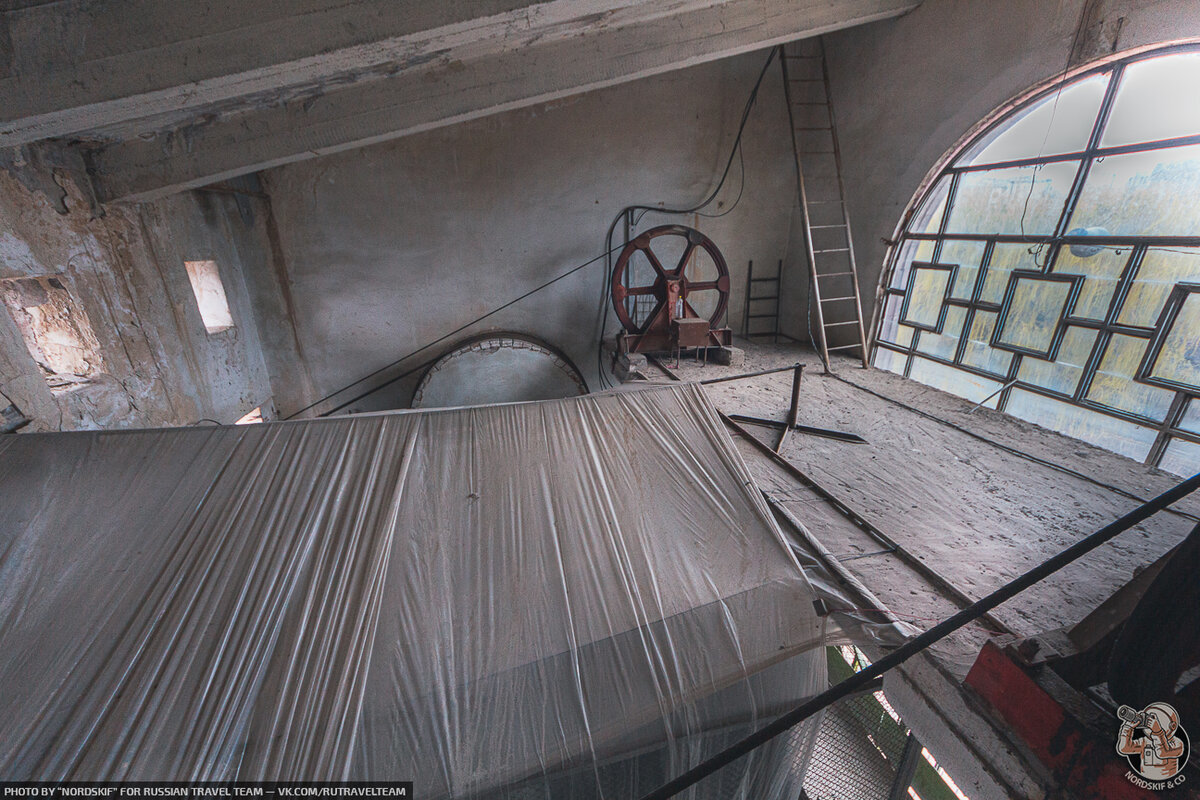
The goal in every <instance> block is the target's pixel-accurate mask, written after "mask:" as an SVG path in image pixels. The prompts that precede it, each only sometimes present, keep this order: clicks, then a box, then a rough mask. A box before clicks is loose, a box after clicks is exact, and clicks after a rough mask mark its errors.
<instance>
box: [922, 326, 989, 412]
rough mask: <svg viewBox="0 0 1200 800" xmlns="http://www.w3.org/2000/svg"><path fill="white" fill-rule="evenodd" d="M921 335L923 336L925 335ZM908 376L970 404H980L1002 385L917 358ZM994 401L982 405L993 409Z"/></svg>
mask: <svg viewBox="0 0 1200 800" xmlns="http://www.w3.org/2000/svg"><path fill="white" fill-rule="evenodd" d="M921 335H922V336H924V335H925V334H921ZM908 374H909V377H911V378H912V379H913V380H915V381H919V382H920V383H923V384H925V385H926V386H932V387H933V388H935V389H941V390H942V391H943V392H949V393H950V394H956V395H958V396H959V397H965V398H966V399H968V400H970V401H971V402H972V403H978V402H980V401H981V400H983V398H985V397H987V396H988V395H989V394H991V393H992V392H994V391H996V390H997V389H999V388H1000V387H1001V386H1003V385H1004V384H1002V383H999V382H997V381H989V380H988V379H987V378H981V377H979V376H978V375H973V374H971V373H970V372H963V371H962V370H961V369H955V368H954V367H948V366H946V365H945V364H939V363H938V362H936V361H930V360H928V359H925V358H919V357H914V358H913V365H912V370H911V371H910V372H909V373H908ZM996 400H997V398H996V397H993V398H992V399H991V400H988V401H987V402H986V403H984V405H985V406H987V407H988V408H995V407H996Z"/></svg>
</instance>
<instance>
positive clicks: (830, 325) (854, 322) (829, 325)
mask: <svg viewBox="0 0 1200 800" xmlns="http://www.w3.org/2000/svg"><path fill="white" fill-rule="evenodd" d="M857 324H858V320H856V319H852V320H850V321H849V322H826V323H825V324H824V325H823V326H822V327H825V328H836V327H837V326H838V325H857Z"/></svg>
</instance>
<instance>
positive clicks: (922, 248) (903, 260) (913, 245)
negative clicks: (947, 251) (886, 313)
mask: <svg viewBox="0 0 1200 800" xmlns="http://www.w3.org/2000/svg"><path fill="white" fill-rule="evenodd" d="M933 245H934V243H933V242H931V241H929V240H928V239H909V240H908V241H906V242H905V243H904V245H903V247H901V248H900V257H899V258H898V259H896V268H895V269H894V270H893V271H892V282H891V284H889V285H890V287H891V288H892V289H907V288H908V270H909V269H910V268H911V267H912V263H913V262H914V261H933Z"/></svg>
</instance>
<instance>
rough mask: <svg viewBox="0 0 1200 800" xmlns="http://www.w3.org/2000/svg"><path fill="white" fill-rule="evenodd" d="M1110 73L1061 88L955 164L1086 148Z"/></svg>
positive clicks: (987, 137) (984, 139) (982, 142)
mask: <svg viewBox="0 0 1200 800" xmlns="http://www.w3.org/2000/svg"><path fill="white" fill-rule="evenodd" d="M1108 78H1109V73H1104V74H1103V75H1093V76H1092V77H1090V78H1084V79H1083V80H1081V81H1077V82H1075V83H1072V84H1070V85H1069V86H1065V87H1062V88H1060V89H1058V90H1055V91H1054V92H1051V93H1050V94H1048V95H1046V96H1045V97H1043V98H1042V99H1041V100H1038V101H1037V102H1036V103H1033V104H1031V105H1029V106H1027V107H1026V108H1024V109H1021V110H1020V111H1017V112H1016V113H1015V114H1013V115H1012V116H1010V117H1009V118H1008V119H1006V120H1005V121H1004V122H1003V123H1001V124H1000V126H999V127H998V129H996V130H995V131H993V132H992V133H989V134H987V135H985V137H984V138H983V139H981V140H980V141H979V142H978V143H977V144H974V145H972V146H971V147H970V148H969V149H968V150H967V152H966V153H965V154H964V155H963V156H962V158H960V159H959V160H958V161H957V162H955V165H956V166H963V165H967V164H991V163H995V162H997V161H1015V160H1017V159H1020V158H1031V157H1033V156H1051V155H1060V154H1062V153H1077V152H1080V151H1082V150H1083V149H1084V148H1086V147H1087V143H1088V138H1089V137H1090V136H1091V135H1092V126H1093V125H1094V124H1095V123H1096V112H1098V111H1099V110H1100V103H1101V101H1103V100H1104V90H1105V89H1106V88H1107V87H1108Z"/></svg>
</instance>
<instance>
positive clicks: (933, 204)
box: [908, 175, 950, 233]
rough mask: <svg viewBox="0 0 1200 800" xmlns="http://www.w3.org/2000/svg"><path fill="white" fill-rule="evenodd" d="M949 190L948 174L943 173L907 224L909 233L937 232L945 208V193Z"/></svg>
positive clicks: (940, 225)
mask: <svg viewBox="0 0 1200 800" xmlns="http://www.w3.org/2000/svg"><path fill="white" fill-rule="evenodd" d="M949 191H950V176H949V175H943V176H942V177H941V178H939V179H938V182H937V183H935V184H934V185H933V189H932V190H930V192H929V195H928V196H927V197H926V198H925V201H924V202H922V203H921V208H920V209H919V210H918V211H917V213H916V214H914V215H913V218H912V222H910V223H909V224H908V232H909V233H937V232H938V230H939V229H940V228H941V227H942V212H944V211H945V210H946V195H947V194H948V193H949Z"/></svg>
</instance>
